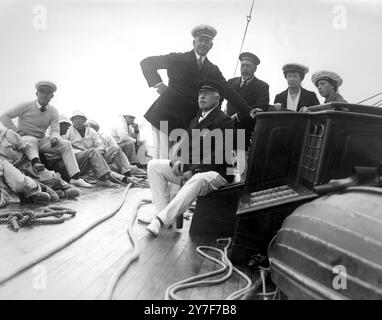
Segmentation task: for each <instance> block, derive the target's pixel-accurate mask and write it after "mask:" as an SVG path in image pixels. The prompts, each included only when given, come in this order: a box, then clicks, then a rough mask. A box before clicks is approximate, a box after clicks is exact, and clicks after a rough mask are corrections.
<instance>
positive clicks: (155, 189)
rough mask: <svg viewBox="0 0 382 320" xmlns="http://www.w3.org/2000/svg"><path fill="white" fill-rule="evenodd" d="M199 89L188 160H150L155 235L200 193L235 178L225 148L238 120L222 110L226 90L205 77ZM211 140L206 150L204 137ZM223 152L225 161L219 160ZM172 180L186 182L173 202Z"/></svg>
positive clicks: (189, 134) (177, 182) (211, 189)
mask: <svg viewBox="0 0 382 320" xmlns="http://www.w3.org/2000/svg"><path fill="white" fill-rule="evenodd" d="M198 90H199V96H198V103H199V108H200V109H199V112H198V113H197V116H196V118H194V119H193V120H192V121H191V123H190V125H189V128H188V137H189V139H185V140H183V139H182V140H183V141H184V142H185V145H187V146H189V148H188V151H189V153H188V159H185V161H184V162H182V161H180V160H178V161H176V162H175V163H174V162H173V161H171V160H165V159H154V160H151V161H150V162H149V163H148V168H147V175H148V180H149V182H150V188H151V192H152V196H153V203H154V205H155V209H156V212H157V215H156V218H154V219H153V221H152V222H151V223H150V224H149V225H148V226H147V227H146V229H147V230H148V231H150V232H151V233H152V234H153V235H155V236H156V235H158V233H159V231H160V228H161V227H163V226H168V225H171V224H172V223H173V221H175V219H176V218H177V216H179V215H180V214H183V213H184V212H185V211H186V210H187V209H188V208H189V207H190V205H191V204H192V202H193V201H194V200H195V199H196V198H197V197H198V196H204V195H206V194H208V193H210V192H211V191H213V190H217V189H219V188H220V187H222V186H224V185H225V184H227V183H228V182H231V181H232V180H233V175H230V174H228V172H227V169H228V168H229V167H230V166H231V161H230V160H231V159H225V154H226V153H227V154H228V153H229V152H225V150H224V147H225V139H226V136H225V135H226V133H227V131H231V132H233V130H234V123H233V121H232V120H231V119H230V118H229V117H228V116H227V115H226V114H225V113H224V112H223V111H221V110H220V105H221V101H222V98H223V97H222V94H223V92H224V89H223V87H222V86H221V84H220V83H219V82H216V81H213V80H204V81H201V82H200V84H199V86H198ZM195 129H196V130H195ZM227 129H228V130H227ZM199 130H200V131H199ZM216 131H218V132H221V133H222V135H221V138H222V139H223V141H219V137H217V138H216V137H214V139H211V137H212V136H213V134H214V133H216ZM207 139H211V140H214V143H211V148H210V149H209V150H208V149H207V150H204V149H205V148H204V145H203V144H204V140H207ZM186 140H187V141H186ZM188 140H190V141H188ZM198 140H199V141H198ZM181 143H182V142H181ZM220 152H221V153H220ZM219 153H220V156H221V157H220V158H221V160H222V161H221V162H220V161H219V160H217V159H218V158H219ZM192 160H194V161H192ZM195 160H196V161H195ZM193 163H198V164H193ZM182 166H183V170H182ZM168 182H171V183H175V184H179V185H183V184H184V185H183V186H182V188H181V189H180V191H179V192H178V193H177V195H176V196H175V197H174V198H173V199H172V200H171V201H169V194H168Z"/></svg>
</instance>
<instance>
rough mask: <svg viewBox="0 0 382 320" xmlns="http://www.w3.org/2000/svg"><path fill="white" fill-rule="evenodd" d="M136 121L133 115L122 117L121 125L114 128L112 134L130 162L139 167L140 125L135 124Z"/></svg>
mask: <svg viewBox="0 0 382 320" xmlns="http://www.w3.org/2000/svg"><path fill="white" fill-rule="evenodd" d="M134 119H135V117H133V116H131V115H127V114H124V115H122V121H121V124H120V125H119V127H116V128H113V130H112V131H111V134H112V137H113V138H114V139H115V141H116V142H117V143H118V146H120V147H121V149H122V150H123V152H124V153H125V154H126V156H127V158H128V159H129V161H130V162H131V163H133V164H135V165H138V164H139V163H138V158H137V150H138V148H137V146H138V145H137V144H138V139H139V136H140V133H139V128H138V125H137V124H136V123H134Z"/></svg>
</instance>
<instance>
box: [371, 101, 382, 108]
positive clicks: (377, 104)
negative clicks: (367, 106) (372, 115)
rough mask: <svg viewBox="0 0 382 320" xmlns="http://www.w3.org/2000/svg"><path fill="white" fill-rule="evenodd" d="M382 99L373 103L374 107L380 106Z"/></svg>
mask: <svg viewBox="0 0 382 320" xmlns="http://www.w3.org/2000/svg"><path fill="white" fill-rule="evenodd" d="M381 102H382V99H380V100H378V101H377V102H376V103H374V104H373V106H374V107H378V106H380V105H381Z"/></svg>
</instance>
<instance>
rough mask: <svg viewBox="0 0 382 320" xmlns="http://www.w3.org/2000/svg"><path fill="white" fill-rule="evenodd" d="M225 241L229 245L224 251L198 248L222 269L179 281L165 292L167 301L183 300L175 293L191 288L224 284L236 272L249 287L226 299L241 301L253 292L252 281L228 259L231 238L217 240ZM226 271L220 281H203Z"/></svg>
mask: <svg viewBox="0 0 382 320" xmlns="http://www.w3.org/2000/svg"><path fill="white" fill-rule="evenodd" d="M223 241H227V245H226V246H225V247H224V249H223V250H221V249H218V248H215V247H210V246H198V247H197V248H196V251H197V252H198V253H199V254H200V255H201V256H203V257H205V258H206V259H208V260H210V261H213V262H215V263H217V264H218V265H220V266H221V268H220V269H218V270H215V271H212V272H208V273H205V274H202V275H198V276H193V277H190V278H187V279H184V280H182V281H179V282H176V283H174V284H172V285H171V286H169V287H168V288H167V290H166V292H165V299H166V300H170V299H172V300H181V298H180V297H179V296H177V295H176V294H175V293H176V292H178V291H181V290H185V289H188V288H191V287H197V286H205V285H211V284H215V285H216V284H220V283H223V282H224V281H226V280H228V279H229V278H230V277H231V275H232V273H233V272H236V273H237V274H238V275H239V276H240V277H242V278H243V279H244V280H245V281H246V282H247V285H246V286H245V287H244V288H242V289H240V290H237V291H235V292H234V293H232V294H231V295H229V296H228V297H227V298H226V300H236V299H239V298H240V297H242V296H244V295H245V294H246V293H247V292H248V291H249V290H251V288H252V280H251V279H250V278H249V277H248V276H247V275H246V274H245V273H243V272H242V271H240V270H239V269H237V268H236V267H234V266H233V265H232V262H231V261H230V260H229V259H228V254H227V252H228V248H229V247H230V245H231V238H227V239H218V240H217V242H218V243H219V242H223ZM203 250H210V251H215V252H217V253H218V254H219V255H220V259H221V260H219V259H216V258H214V257H212V256H210V255H208V254H207V253H206V252H204V251H203ZM227 270H228V271H227ZM226 271H227V273H226V274H225V275H224V276H223V277H221V278H219V279H212V280H203V279H206V278H210V277H213V276H216V275H218V274H221V273H224V272H226Z"/></svg>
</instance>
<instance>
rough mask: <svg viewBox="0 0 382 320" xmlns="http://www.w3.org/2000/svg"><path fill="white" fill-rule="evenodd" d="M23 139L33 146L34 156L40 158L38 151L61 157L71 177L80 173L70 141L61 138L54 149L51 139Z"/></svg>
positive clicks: (29, 137) (28, 137) (25, 137)
mask: <svg viewBox="0 0 382 320" xmlns="http://www.w3.org/2000/svg"><path fill="white" fill-rule="evenodd" d="M22 139H23V140H24V141H26V142H28V143H29V144H30V145H31V146H32V150H33V153H34V154H33V156H34V157H38V156H39V155H38V151H39V150H40V151H41V152H42V153H49V154H52V155H59V156H60V158H62V161H63V162H64V165H65V168H66V171H68V174H69V177H73V176H74V175H75V174H76V173H79V172H80V169H79V168H78V164H77V160H76V156H75V155H74V151H73V148H72V145H71V143H70V141H68V140H65V139H62V138H59V139H58V141H57V144H56V145H55V146H54V147H52V146H51V145H50V141H51V139H50V137H44V138H41V139H37V138H35V137H32V136H23V137H22Z"/></svg>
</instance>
